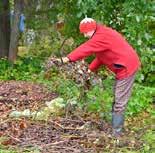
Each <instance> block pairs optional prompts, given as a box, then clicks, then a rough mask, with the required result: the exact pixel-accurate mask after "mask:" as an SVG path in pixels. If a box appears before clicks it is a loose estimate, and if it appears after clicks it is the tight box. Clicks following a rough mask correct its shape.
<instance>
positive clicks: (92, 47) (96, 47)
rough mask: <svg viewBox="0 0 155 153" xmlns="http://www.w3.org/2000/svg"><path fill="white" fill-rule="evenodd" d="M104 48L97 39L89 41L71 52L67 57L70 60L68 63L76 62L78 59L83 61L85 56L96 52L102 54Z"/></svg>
mask: <svg viewBox="0 0 155 153" xmlns="http://www.w3.org/2000/svg"><path fill="white" fill-rule="evenodd" d="M105 49H107V48H106V45H104V44H103V42H100V41H99V40H97V39H90V40H88V41H86V42H85V43H83V44H82V45H80V46H79V47H78V48H76V49H75V50H73V51H72V52H71V53H70V54H68V55H67V57H68V58H69V59H70V61H73V62H74V61H77V60H80V59H83V58H85V57H87V56H90V55H92V54H94V53H97V52H102V51H104V50H105Z"/></svg>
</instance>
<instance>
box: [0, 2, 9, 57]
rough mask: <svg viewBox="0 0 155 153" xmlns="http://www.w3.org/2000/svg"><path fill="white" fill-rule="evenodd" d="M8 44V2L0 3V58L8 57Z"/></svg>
mask: <svg viewBox="0 0 155 153" xmlns="http://www.w3.org/2000/svg"><path fill="white" fill-rule="evenodd" d="M9 44H10V5H9V0H1V1H0V58H4V57H8V54H9Z"/></svg>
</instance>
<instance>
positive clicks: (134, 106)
mask: <svg viewBox="0 0 155 153" xmlns="http://www.w3.org/2000/svg"><path fill="white" fill-rule="evenodd" d="M154 95H155V88H153V87H146V86H141V85H139V84H135V85H134V88H133V94H132V96H131V99H130V100H129V104H128V108H127V110H128V111H127V114H128V115H133V114H137V113H140V112H141V111H142V110H146V111H148V112H152V113H153V112H154V111H153V110H152V109H151V107H150V104H152V102H153V96H154ZM154 113H155V112H154Z"/></svg>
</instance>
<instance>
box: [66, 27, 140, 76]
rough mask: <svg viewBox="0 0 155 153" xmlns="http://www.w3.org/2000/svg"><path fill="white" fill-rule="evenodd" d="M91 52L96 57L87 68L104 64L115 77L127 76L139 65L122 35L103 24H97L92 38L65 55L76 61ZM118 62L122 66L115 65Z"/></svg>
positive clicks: (91, 68)
mask: <svg viewBox="0 0 155 153" xmlns="http://www.w3.org/2000/svg"><path fill="white" fill-rule="evenodd" d="M93 54H94V55H95V56H96V58H95V59H94V60H93V61H92V63H91V64H90V65H89V69H90V70H91V71H95V70H97V69H98V68H99V67H100V66H101V65H105V66H107V67H108V68H109V69H110V70H111V71H112V72H114V73H115V74H116V79H124V78H126V77H129V76H130V75H132V74H133V73H134V72H136V71H137V69H138V68H139V66H140V61H139V58H138V55H137V54H136V51H135V50H134V49H133V48H132V47H131V46H130V45H129V44H128V42H127V41H126V40H125V39H124V38H123V36H122V35H121V34H120V33H118V32H117V31H115V30H113V29H112V28H109V27H106V26H103V25H97V29H96V31H95V33H94V35H93V36H92V38H90V39H89V40H88V41H86V42H85V43H83V44H82V45H80V46H79V47H78V48H76V49H75V50H73V51H72V52H71V53H70V54H68V56H67V57H68V58H69V59H70V61H76V60H80V59H83V58H85V57H87V56H90V55H93ZM118 64H119V65H122V67H117V66H116V65H118Z"/></svg>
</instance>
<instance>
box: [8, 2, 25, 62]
mask: <svg viewBox="0 0 155 153" xmlns="http://www.w3.org/2000/svg"><path fill="white" fill-rule="evenodd" d="M22 9H23V0H14V16H13V23H12V27H11V38H10V48H9V60H10V61H12V62H13V61H15V60H16V58H17V51H18V41H19V34H20V31H19V20H20V15H21V13H22Z"/></svg>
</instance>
